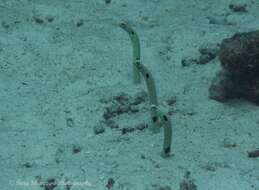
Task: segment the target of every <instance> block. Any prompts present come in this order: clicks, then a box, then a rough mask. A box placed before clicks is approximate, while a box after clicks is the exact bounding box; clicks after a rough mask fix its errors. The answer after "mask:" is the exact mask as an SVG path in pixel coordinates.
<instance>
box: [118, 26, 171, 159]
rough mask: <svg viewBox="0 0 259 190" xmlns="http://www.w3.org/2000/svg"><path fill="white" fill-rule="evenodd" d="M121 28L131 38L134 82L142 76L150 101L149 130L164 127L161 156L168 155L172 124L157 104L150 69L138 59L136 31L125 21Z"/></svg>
mask: <svg viewBox="0 0 259 190" xmlns="http://www.w3.org/2000/svg"><path fill="white" fill-rule="evenodd" d="M119 26H120V27H121V28H122V29H123V30H125V31H126V32H127V33H128V34H129V37H130V39H131V42H132V46H133V75H134V76H133V77H134V82H135V83H140V74H141V75H142V76H143V78H144V80H145V83H146V86H147V90H148V94H149V103H150V115H151V120H152V126H151V130H152V131H153V132H154V133H158V132H159V131H160V127H161V126H163V127H164V144H163V154H162V155H163V157H168V156H170V152H171V142H172V124H171V120H170V118H169V117H168V115H167V114H166V112H165V111H163V110H162V108H161V107H160V106H159V105H158V100H157V93H156V86H155V82H154V78H153V76H152V75H151V73H150V71H149V70H148V69H147V67H145V65H143V64H142V63H141V61H140V42H139V37H138V35H137V33H136V32H135V31H134V30H133V29H132V28H131V27H129V26H128V25H127V24H126V23H121V24H120V25H119Z"/></svg>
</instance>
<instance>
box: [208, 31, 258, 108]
mask: <svg viewBox="0 0 259 190" xmlns="http://www.w3.org/2000/svg"><path fill="white" fill-rule="evenodd" d="M219 59H220V61H221V65H222V67H223V70H222V71H221V72H220V73H219V74H217V76H216V77H215V78H214V80H213V81H212V84H211V86H210V89H209V92H210V98H212V99H215V100H218V101H225V100H227V99H232V98H244V99H247V100H249V101H252V102H255V103H256V104H259V31H255V32H248V33H238V34H235V35H234V36H233V37H231V38H228V39H224V40H223V41H222V44H221V46H220V51H219Z"/></svg>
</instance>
